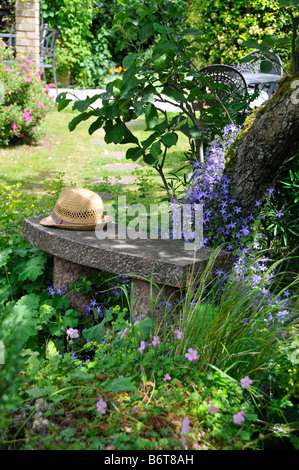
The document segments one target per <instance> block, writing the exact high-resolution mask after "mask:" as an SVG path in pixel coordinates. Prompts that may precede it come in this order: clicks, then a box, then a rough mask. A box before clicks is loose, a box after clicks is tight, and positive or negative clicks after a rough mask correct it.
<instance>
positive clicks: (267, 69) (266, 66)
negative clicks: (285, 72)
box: [260, 60, 273, 73]
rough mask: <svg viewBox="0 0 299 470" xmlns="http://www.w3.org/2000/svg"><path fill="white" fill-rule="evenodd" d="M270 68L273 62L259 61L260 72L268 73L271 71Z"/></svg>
mask: <svg viewBox="0 0 299 470" xmlns="http://www.w3.org/2000/svg"><path fill="white" fill-rule="evenodd" d="M272 68H273V64H272V62H270V61H269V60H262V61H261V65H260V69H261V72H262V73H269V72H271V70H272Z"/></svg>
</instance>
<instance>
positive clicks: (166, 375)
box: [163, 374, 171, 382]
mask: <svg viewBox="0 0 299 470" xmlns="http://www.w3.org/2000/svg"><path fill="white" fill-rule="evenodd" d="M168 380H171V377H170V375H169V374H165V375H164V377H163V381H164V382H167V381H168Z"/></svg>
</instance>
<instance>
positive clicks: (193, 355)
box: [185, 348, 198, 362]
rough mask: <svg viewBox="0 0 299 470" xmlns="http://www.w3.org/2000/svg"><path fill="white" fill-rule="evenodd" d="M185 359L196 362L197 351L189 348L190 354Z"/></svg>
mask: <svg viewBox="0 0 299 470" xmlns="http://www.w3.org/2000/svg"><path fill="white" fill-rule="evenodd" d="M185 357H186V358H187V359H188V361H190V362H195V361H197V359H198V354H197V351H196V349H192V348H189V349H188V352H187V353H186V354H185Z"/></svg>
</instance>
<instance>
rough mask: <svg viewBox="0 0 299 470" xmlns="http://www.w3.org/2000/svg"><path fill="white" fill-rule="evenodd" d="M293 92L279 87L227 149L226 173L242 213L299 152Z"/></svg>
mask: <svg viewBox="0 0 299 470" xmlns="http://www.w3.org/2000/svg"><path fill="white" fill-rule="evenodd" d="M294 95H295V94H294V91H293V92H288V93H287V94H286V95H284V96H283V94H281V90H279V89H278V91H277V92H276V94H275V95H274V96H273V97H272V98H271V100H270V101H269V102H267V103H266V105H265V106H264V107H263V108H259V110H258V111H257V112H256V117H255V119H253V120H252V124H250V125H249V126H248V127H247V128H246V130H245V132H243V133H242V134H240V138H238V139H237V141H236V143H235V145H234V147H233V150H232V151H231V153H230V157H229V161H228V163H227V165H226V173H227V174H228V176H229V178H230V179H231V184H232V188H233V190H234V192H235V195H236V199H237V203H238V205H240V206H241V207H242V208H243V210H244V213H249V212H251V210H252V209H253V207H254V205H255V201H256V200H258V199H261V198H262V197H263V195H264V193H265V190H266V189H267V188H270V187H275V186H276V184H277V180H278V178H279V176H280V174H281V172H282V170H283V169H284V167H285V165H286V164H287V162H288V161H290V160H291V159H292V158H293V157H294V156H295V155H296V154H298V151H299V104H298V100H297V99H294ZM297 95H298V93H297Z"/></svg>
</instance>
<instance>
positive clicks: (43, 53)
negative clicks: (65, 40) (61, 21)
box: [40, 24, 61, 91]
mask: <svg viewBox="0 0 299 470" xmlns="http://www.w3.org/2000/svg"><path fill="white" fill-rule="evenodd" d="M60 30H61V27H60V26H58V27H57V29H54V28H49V27H48V25H47V24H45V25H43V26H42V28H41V32H40V68H41V69H42V70H43V78H44V80H45V81H46V73H45V70H46V69H52V72H53V79H54V84H55V88H56V91H57V79H56V71H55V47H56V41H57V38H58V36H59V33H60Z"/></svg>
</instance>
